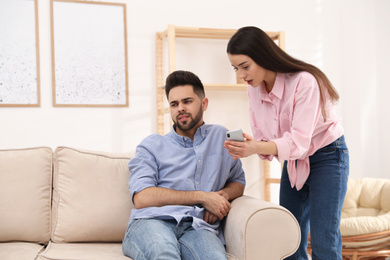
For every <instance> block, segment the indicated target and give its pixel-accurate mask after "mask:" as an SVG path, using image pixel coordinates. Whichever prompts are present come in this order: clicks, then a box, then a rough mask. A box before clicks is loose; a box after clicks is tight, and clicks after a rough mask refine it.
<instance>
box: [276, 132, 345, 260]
mask: <svg viewBox="0 0 390 260" xmlns="http://www.w3.org/2000/svg"><path fill="white" fill-rule="evenodd" d="M309 159H310V175H309V178H308V179H307V181H306V183H305V185H304V186H303V188H302V189H301V190H299V191H297V190H296V188H295V187H294V188H291V184H290V181H289V178H288V174H287V168H286V164H285V165H284V167H283V172H282V178H281V183H280V205H282V206H283V207H285V208H287V209H288V210H290V211H291V213H292V214H293V215H294V216H295V218H296V219H297V221H298V222H299V225H300V227H301V244H300V246H299V248H298V250H297V252H296V253H295V254H294V255H292V256H290V257H289V258H286V259H299V260H303V259H308V256H307V253H306V248H307V244H308V233H309V229H310V237H311V248H312V259H313V260H318V259H321V260H341V259H342V257H341V248H342V241H341V235H340V217H341V209H342V207H343V203H344V197H345V193H346V191H347V182H348V176H349V154H348V148H347V145H346V143H345V139H344V136H342V137H340V138H339V139H337V140H336V141H334V142H333V143H331V144H329V145H327V146H325V147H323V148H321V149H319V150H318V151H317V152H316V153H314V154H313V155H312V156H310V157H309Z"/></svg>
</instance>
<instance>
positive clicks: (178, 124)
mask: <svg viewBox="0 0 390 260" xmlns="http://www.w3.org/2000/svg"><path fill="white" fill-rule="evenodd" d="M181 115H188V116H189V120H190V122H189V123H188V122H184V123H181V122H180V121H179V120H178V117H179V116H181ZM202 115H203V112H202V107H200V109H199V112H198V114H196V116H195V118H192V115H191V114H188V113H182V114H180V115H178V116H177V117H176V121H175V125H176V127H177V128H179V129H180V130H181V131H188V130H190V129H192V128H194V127H195V126H196V125H197V124H198V123H199V121H200V120H201V119H202Z"/></svg>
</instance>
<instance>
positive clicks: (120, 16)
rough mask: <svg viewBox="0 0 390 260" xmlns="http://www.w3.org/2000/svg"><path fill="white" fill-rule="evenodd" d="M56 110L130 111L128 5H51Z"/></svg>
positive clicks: (56, 1)
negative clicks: (115, 108)
mask: <svg viewBox="0 0 390 260" xmlns="http://www.w3.org/2000/svg"><path fill="white" fill-rule="evenodd" d="M51 30H52V80H53V106H77V107H83V106H92V107H118V106H119V107H125V106H128V105H129V97H128V92H129V91H128V73H127V67H128V65H127V64H128V62H127V33H126V5H125V4H120V3H105V2H85V1H66V0H51Z"/></svg>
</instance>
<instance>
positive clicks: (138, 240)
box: [122, 219, 227, 260]
mask: <svg viewBox="0 0 390 260" xmlns="http://www.w3.org/2000/svg"><path fill="white" fill-rule="evenodd" d="M191 224H192V219H186V220H182V221H181V222H180V223H179V224H177V222H176V220H161V219H137V220H133V221H132V222H131V223H130V225H129V227H128V229H127V231H126V234H125V237H124V239H123V243H122V250H123V253H124V254H125V255H126V256H129V257H131V258H133V259H134V260H154V259H162V260H166V259H169V260H174V259H178V260H180V259H184V260H187V259H188V260H190V259H191V260H193V259H196V260H204V259H213V260H214V259H215V260H217V259H224V260H226V259H227V257H226V251H225V247H224V246H223V244H222V242H221V240H220V239H219V238H218V237H217V236H216V235H215V234H213V233H212V232H210V231H208V230H204V229H202V230H195V229H193V228H192V226H191Z"/></svg>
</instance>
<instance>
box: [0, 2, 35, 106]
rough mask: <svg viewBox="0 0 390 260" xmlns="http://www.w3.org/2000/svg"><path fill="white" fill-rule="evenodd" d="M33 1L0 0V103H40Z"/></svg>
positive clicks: (23, 104) (1, 104)
mask: <svg viewBox="0 0 390 260" xmlns="http://www.w3.org/2000/svg"><path fill="white" fill-rule="evenodd" d="M37 16H38V9H37V3H36V0H35V1H34V0H0V106H8V107H13V106H15V107H18V106H32V107H38V106H40V93H39V89H40V87H39V47H38V42H39V40H38V18H37Z"/></svg>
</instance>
